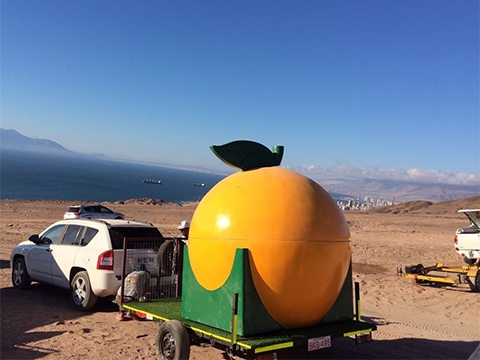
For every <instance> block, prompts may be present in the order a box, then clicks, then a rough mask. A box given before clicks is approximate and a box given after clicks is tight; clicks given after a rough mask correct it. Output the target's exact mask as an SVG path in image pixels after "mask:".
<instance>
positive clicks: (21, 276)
mask: <svg viewBox="0 0 480 360" xmlns="http://www.w3.org/2000/svg"><path fill="white" fill-rule="evenodd" d="M31 282H32V280H30V275H28V272H27V267H26V266H25V259H24V258H23V257H21V258H18V259H17V260H15V262H14V264H13V269H12V284H13V287H14V288H15V289H20V290H23V289H26V288H28V287H29V286H30V284H31Z"/></svg>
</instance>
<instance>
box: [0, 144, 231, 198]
mask: <svg viewBox="0 0 480 360" xmlns="http://www.w3.org/2000/svg"><path fill="white" fill-rule="evenodd" d="M0 169H1V184H0V197H1V198H2V199H24V200H77V201H89V202H101V201H109V202H114V201H120V200H128V199H135V198H153V199H162V200H165V201H168V202H175V203H185V202H195V201H200V200H201V199H202V197H203V196H204V195H205V194H206V193H207V192H208V190H210V189H211V188H212V187H213V186H214V185H215V184H216V183H217V182H219V181H220V180H221V179H223V178H224V176H223V175H217V174H210V173H203V172H196V171H186V170H179V169H172V168H166V167H160V166H153V165H144V164H135V163H128V162H121V161H113V160H109V159H96V158H91V157H82V156H71V155H52V154H47V153H38V152H24V151H17V150H6V149H2V153H1V157H0ZM144 179H150V180H161V181H162V185H154V184H145V183H142V180H144ZM202 183H203V184H205V186H204V187H201V186H194V185H193V184H202Z"/></svg>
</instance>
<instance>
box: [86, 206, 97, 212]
mask: <svg viewBox="0 0 480 360" xmlns="http://www.w3.org/2000/svg"><path fill="white" fill-rule="evenodd" d="M83 210H84V211H87V212H95V206H84V207H83Z"/></svg>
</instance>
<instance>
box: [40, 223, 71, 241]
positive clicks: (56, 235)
mask: <svg viewBox="0 0 480 360" xmlns="http://www.w3.org/2000/svg"><path fill="white" fill-rule="evenodd" d="M64 229H65V225H57V226H54V227H53V228H51V229H50V230H48V231H47V232H46V233H45V234H43V235H42V236H41V237H40V243H45V244H46V243H48V244H58V239H60V236H61V235H62V233H63V230H64Z"/></svg>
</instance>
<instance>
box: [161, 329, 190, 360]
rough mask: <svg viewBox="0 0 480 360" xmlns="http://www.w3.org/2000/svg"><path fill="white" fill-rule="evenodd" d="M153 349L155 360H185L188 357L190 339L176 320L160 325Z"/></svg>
mask: <svg viewBox="0 0 480 360" xmlns="http://www.w3.org/2000/svg"><path fill="white" fill-rule="evenodd" d="M155 347H156V349H157V360H187V359H188V358H189V357H190V338H189V336H188V333H187V330H185V328H184V327H183V325H182V323H181V322H180V321H178V320H170V321H167V322H164V323H163V324H162V325H160V328H159V329H158V333H157V339H156V341H155Z"/></svg>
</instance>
